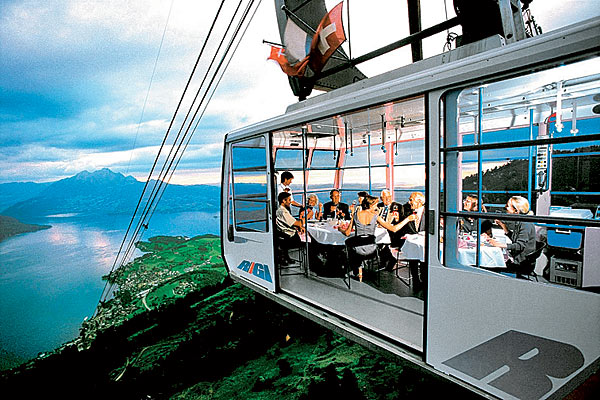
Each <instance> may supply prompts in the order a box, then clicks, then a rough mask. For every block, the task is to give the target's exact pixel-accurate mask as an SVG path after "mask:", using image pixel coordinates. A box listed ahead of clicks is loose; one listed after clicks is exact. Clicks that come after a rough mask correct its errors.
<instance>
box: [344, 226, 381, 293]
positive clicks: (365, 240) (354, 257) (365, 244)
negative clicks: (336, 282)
mask: <svg viewBox="0 0 600 400" xmlns="http://www.w3.org/2000/svg"><path fill="white" fill-rule="evenodd" d="M345 244H346V254H347V256H348V262H347V263H346V265H347V268H346V277H347V278H348V282H346V285H347V286H348V288H350V276H349V273H350V265H352V264H356V263H358V265H359V268H360V267H363V270H364V271H365V272H366V271H367V270H372V271H373V272H374V273H375V274H376V276H377V285H378V286H379V284H380V272H381V268H380V265H379V249H378V248H377V244H376V242H375V236H374V235H356V236H351V237H349V238H348V239H346V242H345ZM369 267H371V268H369ZM345 281H346V278H344V282H345Z"/></svg>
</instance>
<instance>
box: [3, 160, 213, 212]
mask: <svg viewBox="0 0 600 400" xmlns="http://www.w3.org/2000/svg"><path fill="white" fill-rule="evenodd" d="M154 183H155V181H151V184H149V185H148V187H147V189H146V195H145V198H144V199H143V200H142V203H141V204H140V207H144V206H145V204H146V202H147V199H148V198H149V195H150V194H151V192H152V189H153V188H154ZM143 188H144V182H140V181H138V180H136V179H135V178H134V177H132V176H124V175H123V174H121V173H115V172H113V171H111V170H110V169H108V168H104V169H102V170H98V171H95V172H88V171H83V172H80V173H78V174H77V175H75V176H72V177H70V178H65V179H61V180H59V181H55V182H51V183H39V184H36V183H32V182H26V183H5V184H0V207H1V208H0V215H5V216H10V217H14V218H17V219H19V220H21V221H27V220H31V219H36V218H40V217H45V216H48V215H56V214H78V215H99V214H100V215H102V214H132V213H133V211H134V209H135V207H136V205H137V202H138V201H139V198H140V195H141V193H142V190H143ZM163 189H164V186H163ZM220 191H221V188H220V186H212V185H189V186H187V185H173V184H170V185H168V186H167V187H166V189H165V190H164V193H163V195H162V197H161V198H160V201H159V202H158V207H157V209H156V212H160V213H171V212H183V211H217V210H218V209H219V196H220ZM142 209H143V208H142Z"/></svg>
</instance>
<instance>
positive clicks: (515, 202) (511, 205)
mask: <svg viewBox="0 0 600 400" xmlns="http://www.w3.org/2000/svg"><path fill="white" fill-rule="evenodd" d="M506 212H507V213H509V214H529V201H527V199H526V198H525V197H521V196H513V197H511V198H510V199H508V201H507V202H506Z"/></svg>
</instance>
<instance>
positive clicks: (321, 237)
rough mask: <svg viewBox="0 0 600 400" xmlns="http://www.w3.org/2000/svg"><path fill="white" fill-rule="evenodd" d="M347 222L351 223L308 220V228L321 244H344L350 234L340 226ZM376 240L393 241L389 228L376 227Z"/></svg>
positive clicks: (381, 241) (387, 242)
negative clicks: (341, 230) (346, 233)
mask: <svg viewBox="0 0 600 400" xmlns="http://www.w3.org/2000/svg"><path fill="white" fill-rule="evenodd" d="M345 223H349V221H335V220H331V221H308V223H307V226H306V229H307V231H308V233H309V234H310V238H312V240H314V241H316V242H318V243H320V244H325V245H331V246H344V245H345V243H346V239H348V238H349V237H350V236H346V235H344V234H343V233H342V232H340V231H339V229H338V228H339V226H340V224H345ZM350 235H352V233H351V234H350ZM375 242H376V243H377V244H390V243H391V240H390V235H389V233H388V231H387V229H385V228H382V227H379V226H378V227H376V228H375Z"/></svg>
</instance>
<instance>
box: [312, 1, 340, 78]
mask: <svg viewBox="0 0 600 400" xmlns="http://www.w3.org/2000/svg"><path fill="white" fill-rule="evenodd" d="M342 5H343V2H341V3H339V4H338V5H337V6H335V7H333V9H332V10H331V11H329V12H328V13H327V14H326V15H325V16H324V17H323V19H322V20H321V22H320V23H319V26H318V27H317V32H316V33H315V36H314V37H313V40H312V42H311V44H310V53H309V55H308V58H309V65H310V68H311V69H312V70H313V72H314V73H315V74H317V73H319V72H320V71H321V70H322V69H323V67H324V66H325V63H327V60H329V57H331V55H332V54H333V53H334V52H335V51H336V50H337V48H338V47H340V45H341V44H342V43H343V42H344V41H345V40H346V34H345V33H344V26H343V25H342Z"/></svg>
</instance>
